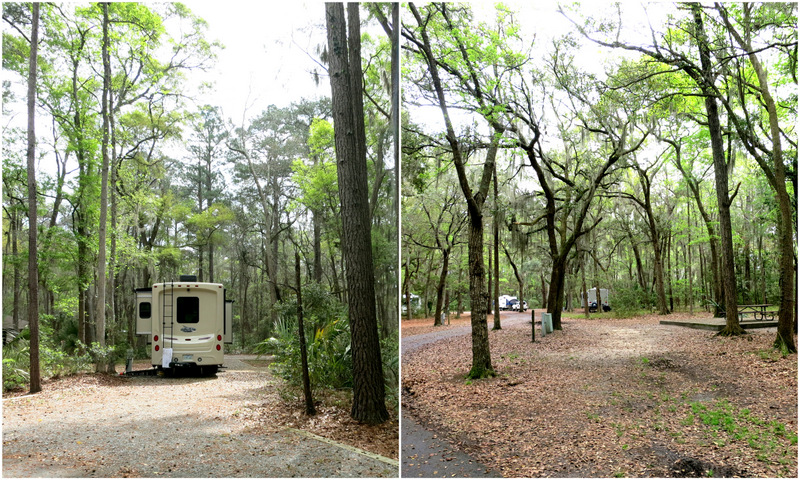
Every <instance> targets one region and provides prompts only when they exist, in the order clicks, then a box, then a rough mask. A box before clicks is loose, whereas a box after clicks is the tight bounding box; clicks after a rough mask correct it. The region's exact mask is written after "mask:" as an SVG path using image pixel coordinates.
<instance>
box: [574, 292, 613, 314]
mask: <svg viewBox="0 0 800 480" xmlns="http://www.w3.org/2000/svg"><path fill="white" fill-rule="evenodd" d="M585 298H588V299H589V311H590V312H593V311H596V310H597V308H598V304H597V288H590V289H589V290H587V291H586V297H584V296H583V295H581V308H585V307H586V303H584V302H585V300H584V299H585ZM599 306H600V307H601V308H602V310H603V311H604V312H608V311H611V307H610V306H609V304H608V289H606V288H601V289H600V305H599Z"/></svg>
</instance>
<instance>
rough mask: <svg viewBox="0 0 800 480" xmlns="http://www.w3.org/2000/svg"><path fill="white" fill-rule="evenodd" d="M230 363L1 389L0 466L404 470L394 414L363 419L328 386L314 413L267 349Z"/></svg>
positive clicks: (183, 473) (37, 470)
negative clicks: (210, 371) (208, 371)
mask: <svg viewBox="0 0 800 480" xmlns="http://www.w3.org/2000/svg"><path fill="white" fill-rule="evenodd" d="M225 364H226V366H227V367H228V368H227V369H226V370H225V371H222V372H220V373H219V374H218V375H217V376H215V377H209V378H191V377H184V378H163V377H134V378H124V377H118V376H111V375H88V374H87V375H77V376H72V377H67V378H62V379H59V380H53V381H48V382H46V383H45V384H44V386H43V387H44V388H43V391H42V392H41V393H39V394H36V395H25V396H13V395H8V396H4V398H3V471H2V476H3V477H4V478H5V477H189V478H197V477H253V476H255V477H396V476H397V471H398V466H397V458H398V455H399V453H398V451H399V445H398V420H397V418H396V415H393V418H392V419H391V420H390V421H389V422H386V423H385V424H384V425H382V426H378V427H370V426H367V425H362V424H359V423H357V422H355V421H353V420H351V419H350V418H349V407H350V405H349V400H348V399H347V398H345V397H343V396H342V397H338V396H337V395H335V394H332V395H330V396H328V397H326V398H324V399H317V408H318V412H319V413H318V415H316V416H314V417H306V416H305V415H303V414H302V413H301V411H302V410H301V408H302V403H301V402H293V401H288V400H285V399H284V397H285V395H283V394H282V392H281V389H280V384H281V383H280V382H279V381H277V380H275V379H274V378H273V377H272V376H271V374H270V373H269V372H268V370H267V369H266V368H265V367H266V365H265V362H264V361H263V360H255V357H247V356H234V355H226V358H225ZM148 366H149V365H138V366H137V368H136V369H144V368H146V367H148ZM320 400H323V401H320ZM387 457H388V458H387Z"/></svg>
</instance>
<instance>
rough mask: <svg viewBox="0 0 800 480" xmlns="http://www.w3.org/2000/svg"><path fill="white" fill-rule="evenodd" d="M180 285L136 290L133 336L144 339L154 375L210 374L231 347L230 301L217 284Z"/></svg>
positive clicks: (183, 281)
mask: <svg viewBox="0 0 800 480" xmlns="http://www.w3.org/2000/svg"><path fill="white" fill-rule="evenodd" d="M196 279H197V277H196V276H194V275H182V276H181V277H180V281H177V282H165V283H156V284H154V285H153V286H152V287H150V288H137V289H136V334H137V335H146V336H147V342H148V344H149V348H150V359H151V364H152V365H153V367H154V369H155V370H161V371H165V372H166V373H172V372H174V371H176V370H178V369H199V371H200V373H201V374H205V375H213V374H215V373H216V372H217V370H218V369H219V368H220V367H222V365H223V362H224V354H225V344H226V343H232V340H233V332H232V329H231V326H232V323H233V322H232V319H233V315H232V303H233V302H232V301H230V300H226V299H225V288H224V287H223V286H222V284H220V283H205V282H198V281H197V280H196Z"/></svg>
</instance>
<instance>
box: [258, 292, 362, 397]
mask: <svg viewBox="0 0 800 480" xmlns="http://www.w3.org/2000/svg"><path fill="white" fill-rule="evenodd" d="M303 300H304V305H303V320H304V324H305V327H306V332H305V336H306V342H307V351H308V370H309V376H310V378H311V386H312V388H333V389H337V388H349V387H351V386H352V382H353V375H352V356H351V353H350V324H349V322H348V320H347V316H346V314H345V310H346V309H345V307H344V305H343V304H341V303H340V302H339V301H338V300H337V299H336V298H335V297H334V296H333V295H331V294H330V293H328V292H327V291H325V290H324V288H322V286H320V285H318V284H310V285H308V286H305V287H304V289H303ZM275 308H276V309H277V310H278V318H279V321H278V322H277V323H276V325H275V335H276V336H275V337H272V338H269V339H266V340H264V341H262V342H261V343H259V344H258V345H257V346H256V348H255V350H254V351H255V352H256V353H258V354H260V355H263V354H267V353H271V354H273V355H274V356H275V361H274V362H273V363H272V364H271V365H270V368H271V369H272V370H273V372H274V373H275V374H276V375H278V376H279V377H281V378H282V379H283V380H284V381H286V383H287V384H288V385H290V386H292V387H300V386H301V385H302V371H301V361H300V344H299V341H298V336H297V303H296V302H292V301H285V302H281V303H279V304H277V305H276V306H275Z"/></svg>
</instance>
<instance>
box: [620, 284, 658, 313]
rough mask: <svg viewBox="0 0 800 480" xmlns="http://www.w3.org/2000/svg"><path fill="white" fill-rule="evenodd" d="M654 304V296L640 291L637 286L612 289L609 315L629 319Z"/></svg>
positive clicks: (651, 293)
mask: <svg viewBox="0 0 800 480" xmlns="http://www.w3.org/2000/svg"><path fill="white" fill-rule="evenodd" d="M654 303H655V294H654V293H653V292H647V291H644V290H642V289H641V288H640V287H639V286H638V285H636V286H633V287H621V288H615V289H614V297H613V300H611V304H612V310H611V313H612V314H613V315H614V317H616V318H630V317H633V316H636V315H639V314H640V313H641V312H642V310H644V309H649V308H650V306H651V305H653V304H654Z"/></svg>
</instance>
